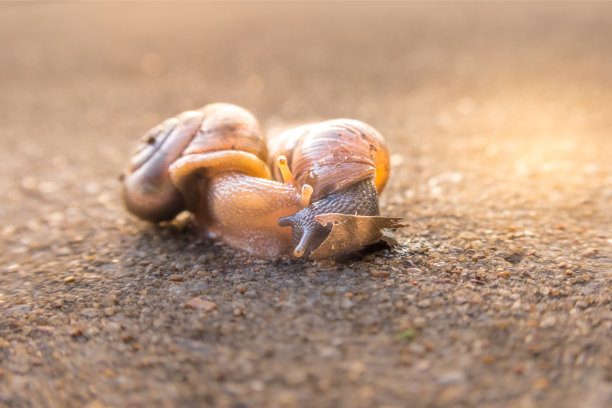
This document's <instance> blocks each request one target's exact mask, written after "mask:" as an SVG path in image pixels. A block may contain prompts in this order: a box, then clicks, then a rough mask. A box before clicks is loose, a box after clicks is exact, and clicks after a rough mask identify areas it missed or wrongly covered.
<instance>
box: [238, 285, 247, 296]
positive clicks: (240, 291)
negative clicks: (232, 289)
mask: <svg viewBox="0 0 612 408" xmlns="http://www.w3.org/2000/svg"><path fill="white" fill-rule="evenodd" d="M236 290H237V291H238V293H240V294H241V295H244V294H245V292H246V288H245V287H244V285H238V286H236Z"/></svg>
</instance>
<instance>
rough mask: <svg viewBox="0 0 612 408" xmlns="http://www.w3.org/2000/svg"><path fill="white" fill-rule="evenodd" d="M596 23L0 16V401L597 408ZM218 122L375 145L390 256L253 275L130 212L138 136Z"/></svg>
mask: <svg viewBox="0 0 612 408" xmlns="http://www.w3.org/2000/svg"><path fill="white" fill-rule="evenodd" d="M611 17H612V4H610V3H590V2H589V3H554V2H544V3H526V2H517V3H475V4H472V3H466V2H457V3H443V2H434V3H416V2H415V3H413V2H409V3H383V4H369V3H345V2H341V3H331V4H327V3H317V2H315V3H288V4H285V3H244V4H243V3H233V2H232V3H205V4H199V3H169V2H168V3H165V2H162V3H140V2H137V3H131V2H130V3H125V4H122V3H111V4H101V3H94V4H83V3H78V4H70V3H58V4H46V3H25V4H23V3H3V4H0V123H1V127H0V140H1V142H2V145H1V149H0V191H2V196H3V198H2V201H1V207H0V211H1V212H0V235H1V237H2V241H1V243H2V244H1V247H0V312H1V316H2V317H1V319H0V406H7V407H29V406H31V407H82V406H87V407H90V408H93V407H96V408H97V407H124V406H129V407H140V406H143V407H145V406H146V407H150V406H162V407H173V406H181V407H191V406H193V407H231V408H239V407H241V408H246V407H389V408H391V407H449V406H466V407H468V406H469V407H555V408H562V407H595V408H597V407H601V408H603V407H610V406H612V213H611V208H612V161H611V160H610V157H612V135H611V132H612V42H611V41H610V38H612V26H611V25H610V24H609V22H610V18H611ZM215 101H225V102H232V103H235V104H238V105H241V106H243V107H245V108H247V109H249V110H251V111H252V112H253V113H254V114H255V115H256V116H257V117H258V118H259V119H260V121H261V123H262V124H263V127H264V128H265V129H266V131H267V132H269V133H275V132H278V131H280V130H282V129H285V128H288V127H290V126H293V125H296V124H301V123H306V122H309V121H313V120H324V119H329V118H334V117H352V118H356V119H360V120H363V121H365V122H368V123H370V124H372V125H373V126H374V127H376V128H377V129H379V130H380V131H381V132H382V133H383V134H384V135H385V136H386V138H387V140H388V142H389V145H390V148H391V151H392V162H393V169H392V176H391V180H390V182H389V184H388V187H387V189H386V191H385V192H384V194H383V195H382V197H381V209H382V212H383V213H384V214H386V215H395V216H401V217H403V218H404V219H405V221H406V222H407V223H408V224H410V227H408V228H405V229H403V230H400V231H397V232H396V233H395V237H396V239H397V240H398V241H399V242H400V244H401V245H400V246H397V247H394V248H391V249H383V250H380V251H378V252H375V253H371V254H368V255H365V256H363V257H360V258H355V259H352V260H350V261H348V262H346V263H340V264H336V265H329V264H318V263H314V262H306V261H291V260H283V259H280V260H272V261H268V260H258V259H252V258H249V256H247V255H245V254H243V253H241V252H239V251H236V250H233V249H230V248H228V247H226V246H224V245H219V244H216V243H214V242H212V241H210V240H209V239H207V238H205V237H203V236H202V235H200V234H198V233H197V231H196V230H194V229H193V228H192V227H190V224H189V222H186V220H185V219H181V220H179V221H177V222H175V223H172V224H167V225H162V226H153V225H150V224H147V223H145V222H142V221H139V220H137V219H135V218H134V217H132V216H130V215H129V214H127V213H126V211H125V210H124V209H123V207H122V204H121V202H120V199H119V195H118V187H119V184H118V181H117V176H118V175H119V173H120V171H121V170H122V169H123V168H124V167H125V166H126V165H127V162H128V160H129V155H130V152H131V150H132V149H133V147H134V145H135V143H136V141H137V139H138V138H139V137H140V135H141V134H143V133H144V132H145V131H146V130H147V129H149V128H150V127H152V126H154V125H156V124H157V123H159V122H160V121H162V120H163V119H165V118H167V117H170V116H173V115H175V114H176V113H178V112H181V111H183V110H187V109H191V108H196V107H199V106H202V105H204V104H206V103H210V102H215ZM194 298H200V299H203V300H206V301H209V302H213V303H214V304H215V305H216V309H215V310H207V309H206V308H199V309H198V308H196V309H190V308H186V304H187V303H188V302H189V301H190V300H192V299H194Z"/></svg>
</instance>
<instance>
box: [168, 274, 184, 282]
mask: <svg viewBox="0 0 612 408" xmlns="http://www.w3.org/2000/svg"><path fill="white" fill-rule="evenodd" d="M169 279H170V280H171V281H172V282H182V281H183V277H182V276H181V275H170V277H169Z"/></svg>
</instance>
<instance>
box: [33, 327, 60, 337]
mask: <svg viewBox="0 0 612 408" xmlns="http://www.w3.org/2000/svg"><path fill="white" fill-rule="evenodd" d="M35 330H36V331H37V332H38V333H42V334H46V335H49V336H51V335H52V334H53V333H54V331H55V330H54V329H53V327H51V326H36V329H35Z"/></svg>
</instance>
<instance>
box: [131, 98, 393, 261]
mask: <svg viewBox="0 0 612 408" xmlns="http://www.w3.org/2000/svg"><path fill="white" fill-rule="evenodd" d="M268 151H270V153H271V154H270V155H268ZM268 165H270V167H271V168H272V169H274V170H273V171H270V167H268ZM388 174H389V154H388V150H387V148H386V146H385V144H384V141H383V139H382V136H381V135H380V134H379V133H378V132H377V131H376V130H374V129H373V128H371V127H370V126H368V125H366V124H364V123H362V122H359V121H354V120H347V119H338V120H333V121H328V122H322V123H319V124H314V125H306V126H302V127H298V128H295V129H292V130H290V131H287V132H284V133H282V134H281V135H279V137H278V138H275V139H273V140H271V141H270V143H269V144H268V145H267V144H266V142H265V139H264V136H263V133H262V131H261V129H260V126H259V124H258V123H257V120H256V119H255V118H254V117H253V115H251V114H250V113H249V112H248V111H246V110H244V109H242V108H240V107H238V106H234V105H230V104H211V105H206V106H204V107H203V108H201V109H199V110H196V111H188V112H184V113H182V114H180V115H178V116H176V117H174V118H171V119H168V120H166V121H165V122H163V123H162V124H161V125H159V126H157V127H155V128H153V129H151V130H150V131H149V132H148V133H147V134H145V136H144V137H143V139H142V141H141V144H140V146H139V148H138V150H137V152H136V154H135V155H134V157H133V158H132V161H131V166H130V168H129V169H128V171H127V172H126V173H125V175H124V176H123V187H122V189H123V199H124V202H125V205H126V207H127V208H128V210H129V211H131V212H132V213H133V214H135V215H137V216H138V217H140V218H142V219H145V220H149V221H153V222H159V221H163V220H170V219H172V218H174V217H175V216H176V215H177V214H178V213H179V212H181V211H183V210H189V211H190V212H192V213H193V214H194V216H195V218H196V221H197V222H198V224H199V225H200V226H201V227H203V228H205V229H206V230H207V231H208V233H209V235H210V236H211V237H214V238H217V239H220V240H222V241H224V242H226V243H227V244H229V245H231V246H233V247H236V248H240V249H243V250H246V251H248V252H250V253H252V254H254V255H258V256H267V257H273V256H277V255H279V254H286V253H293V255H294V256H296V257H301V256H304V255H306V256H310V257H311V258H313V259H322V258H334V257H337V256H342V255H344V254H347V253H350V252H353V251H355V250H358V249H361V248H363V247H365V246H367V245H370V244H372V243H374V242H377V241H378V240H380V238H381V236H382V233H381V228H397V227H400V226H401V225H400V224H398V223H397V221H398V219H396V218H386V217H379V216H378V215H379V208H378V195H377V192H380V191H382V189H383V188H384V185H385V183H386V181H387V178H388ZM294 176H295V178H294ZM273 177H274V179H273ZM287 226H291V227H292V228H291V229H290V228H286V227H287Z"/></svg>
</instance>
